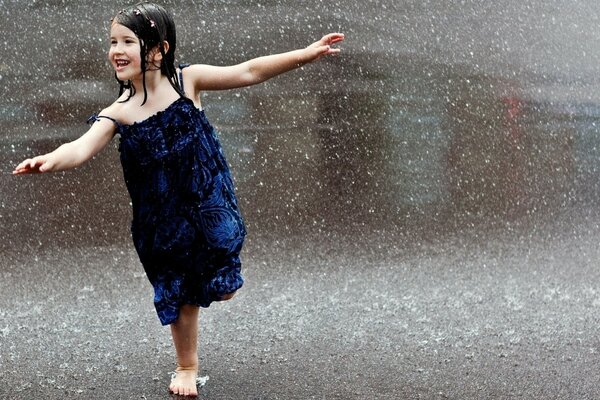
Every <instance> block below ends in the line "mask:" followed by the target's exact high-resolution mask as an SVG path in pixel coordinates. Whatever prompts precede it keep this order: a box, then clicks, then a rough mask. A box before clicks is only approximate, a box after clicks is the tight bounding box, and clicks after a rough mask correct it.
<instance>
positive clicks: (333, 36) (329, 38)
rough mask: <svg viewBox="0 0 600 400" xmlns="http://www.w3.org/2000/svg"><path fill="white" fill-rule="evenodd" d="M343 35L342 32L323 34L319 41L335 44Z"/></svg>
mask: <svg viewBox="0 0 600 400" xmlns="http://www.w3.org/2000/svg"><path fill="white" fill-rule="evenodd" d="M344 38H345V35H344V34H343V33H330V34H328V35H325V36H323V38H322V39H321V42H322V43H324V44H329V45H332V44H335V43H338V42H341V41H342V40H344Z"/></svg>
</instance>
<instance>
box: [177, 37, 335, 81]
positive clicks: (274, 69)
mask: <svg viewBox="0 0 600 400" xmlns="http://www.w3.org/2000/svg"><path fill="white" fill-rule="evenodd" d="M342 40H344V34H342V33H330V34H328V35H325V36H323V38H321V40H318V41H317V42H315V43H313V44H311V45H310V46H308V47H306V48H304V49H300V50H293V51H289V52H286V53H281V54H273V55H269V56H264V57H258V58H254V59H252V60H249V61H246V62H243V63H241V64H238V65H232V66H227V67H216V66H211V65H200V64H198V65H192V66H190V67H189V68H188V69H189V71H188V69H186V74H187V75H188V76H189V78H188V79H190V80H191V81H192V82H193V84H194V88H195V90H196V92H199V91H201V90H224V89H233V88H239V87H243V86H250V85H255V84H257V83H261V82H264V81H266V80H268V79H270V78H273V77H274V76H277V75H279V74H282V73H284V72H288V71H291V70H293V69H295V68H299V67H301V66H303V65H304V64H307V63H310V62H312V61H315V60H317V59H318V58H320V57H321V56H324V55H331V54H337V53H339V52H340V50H339V49H334V48H332V47H331V46H332V45H333V44H335V43H338V42H341V41H342Z"/></svg>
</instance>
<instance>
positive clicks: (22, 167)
mask: <svg viewBox="0 0 600 400" xmlns="http://www.w3.org/2000/svg"><path fill="white" fill-rule="evenodd" d="M45 164H46V162H45V160H44V159H43V158H42V157H34V158H28V159H27V160H25V161H23V162H21V163H20V164H19V165H17V166H16V167H15V169H14V171H13V174H14V175H20V174H31V173H38V172H44V171H46V170H48V167H49V166H47V165H45Z"/></svg>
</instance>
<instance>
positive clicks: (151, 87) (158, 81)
mask: <svg viewBox="0 0 600 400" xmlns="http://www.w3.org/2000/svg"><path fill="white" fill-rule="evenodd" d="M165 82H166V83H168V79H167V77H166V76H164V75H162V74H161V72H160V70H155V71H146V82H145V85H146V91H147V92H148V94H150V93H153V92H155V91H157V90H160V89H161V87H162V86H163V85H164V83H165ZM131 83H132V85H133V87H134V88H135V91H136V93H144V82H143V77H142V75H140V77H139V78H138V79H134V80H132V81H131Z"/></svg>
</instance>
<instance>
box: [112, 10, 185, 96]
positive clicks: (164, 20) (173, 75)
mask: <svg viewBox="0 0 600 400" xmlns="http://www.w3.org/2000/svg"><path fill="white" fill-rule="evenodd" d="M112 23H117V24H121V25H123V26H125V27H127V28H129V29H131V30H132V31H133V33H135V35H136V36H137V37H138V39H139V40H140V47H141V59H142V86H143V88H144V101H143V102H142V105H144V104H145V103H146V100H147V99H148V92H147V91H146V71H147V67H148V65H147V64H148V62H147V57H148V53H149V51H150V50H152V49H153V48H155V47H157V46H158V50H159V51H160V53H161V54H162V62H161V64H160V72H161V74H162V75H165V76H166V77H167V78H168V79H169V83H171V86H173V89H175V90H176V91H177V93H179V95H180V96H184V94H183V92H182V91H181V89H180V85H179V79H178V77H177V70H176V69H175V49H176V48H177V34H176V32H175V22H174V21H173V17H172V16H171V14H170V13H169V12H168V11H167V10H165V9H164V8H163V7H161V6H159V5H158V4H154V3H147V2H141V3H137V4H135V5H133V6H130V7H128V8H125V9H123V10H121V11H119V12H118V13H117V15H116V16H115V17H114V18H113V19H112ZM165 40H166V41H167V42H168V43H169V48H168V50H167V52H166V53H165V49H164V42H165ZM115 78H116V73H115ZM116 79H117V81H118V82H119V86H120V88H119V96H121V95H122V94H123V93H124V92H125V89H129V97H127V99H125V100H124V101H127V100H129V99H130V98H131V97H133V95H135V88H134V87H133V85H132V84H131V81H128V82H124V81H121V80H120V79H118V78H116Z"/></svg>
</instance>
